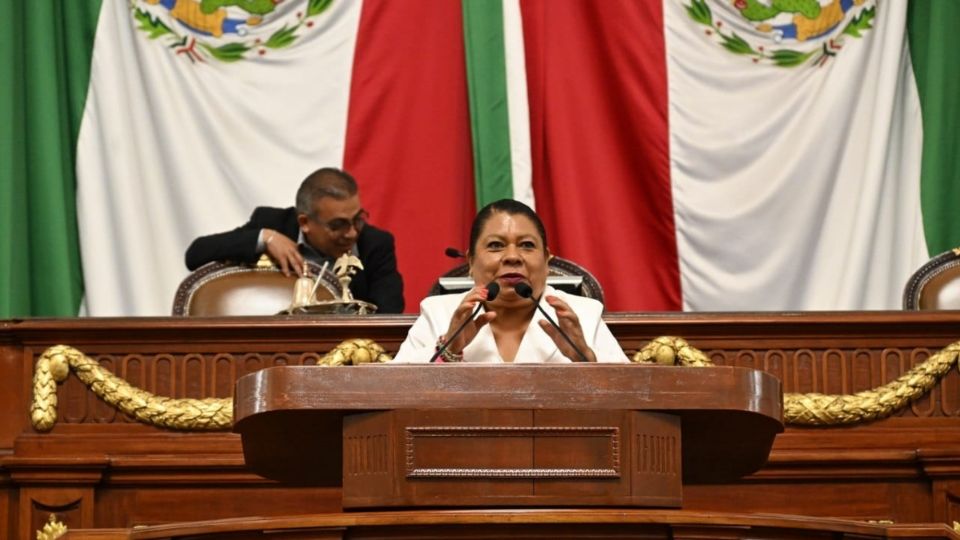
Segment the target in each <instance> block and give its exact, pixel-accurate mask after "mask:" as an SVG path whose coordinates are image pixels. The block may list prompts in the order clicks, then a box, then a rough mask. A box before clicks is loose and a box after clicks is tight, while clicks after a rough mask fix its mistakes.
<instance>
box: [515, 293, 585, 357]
mask: <svg viewBox="0 0 960 540" xmlns="http://www.w3.org/2000/svg"><path fill="white" fill-rule="evenodd" d="M513 290H514V291H516V293H517V295H518V296H520V297H521V298H529V299H531V300H533V303H534V304H536V306H537V309H539V310H540V313H542V314H543V316H544V318H546V319H547V321H548V322H549V323H550V324H551V325H553V327H554V328H556V329H557V330H559V331H560V335H561V336H563V339H565V340H567V343H569V344H570V346H571V347H573V350H575V351H577V355H578V356H580V361H581V362H589V360H587V355H585V354H583V351H581V350H580V348H579V347H577V346H576V345H574V344H573V340H572V339H570V336H568V335H567V333H566V332H564V331H563V328H560V325H559V324H557V321H555V320H553V317H551V316H550V314H549V313H547V311H546V310H545V309H543V307H542V306H540V299H539V298H534V297H533V287H531V286H530V284H529V283H524V282H520V283H517V284H516V285H514V286H513Z"/></svg>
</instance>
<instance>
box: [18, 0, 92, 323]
mask: <svg viewBox="0 0 960 540" xmlns="http://www.w3.org/2000/svg"><path fill="white" fill-rule="evenodd" d="M14 6H15V7H13V10H12V13H9V14H7V17H4V18H3V21H4V22H3V26H2V27H0V34H2V35H3V36H6V37H5V38H4V39H5V42H4V43H3V44H2V45H3V46H4V49H5V50H9V51H10V52H11V54H7V55H3V58H2V59H0V73H2V74H3V75H4V80H5V81H9V82H10V84H4V85H0V86H3V87H5V88H4V89H3V90H0V141H2V142H3V143H4V144H3V145H0V146H3V147H4V148H5V149H9V150H0V151H2V152H7V151H9V152H10V153H11V154H10V155H9V156H7V155H0V163H3V165H0V215H2V216H3V217H2V218H0V220H2V222H0V225H2V230H0V286H2V287H3V288H4V290H5V291H6V292H7V294H5V295H0V317H13V316H30V315H43V316H70V315H76V313H77V309H78V307H79V305H80V299H81V296H82V294H83V278H82V271H81V266H80V247H79V239H78V231H77V215H76V197H75V192H76V173H75V168H74V163H75V150H76V140H77V134H78V132H79V129H80V118H81V115H82V114H83V106H84V100H85V99H86V91H87V86H88V84H89V79H90V58H91V54H92V51H93V36H94V32H95V29H96V22H97V17H98V15H99V12H100V2H99V1H88V2H73V1H67V0H61V1H56V2H15V3H14ZM8 75H14V76H9V77H8ZM8 142H9V144H7V143H8ZM8 158H9V159H8Z"/></svg>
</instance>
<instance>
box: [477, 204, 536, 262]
mask: <svg viewBox="0 0 960 540" xmlns="http://www.w3.org/2000/svg"><path fill="white" fill-rule="evenodd" d="M496 212H503V213H504V214H507V215H511V216H516V215H521V216H526V217H527V218H528V219H529V220H530V221H532V222H533V224H534V226H536V228H537V232H538V233H539V234H540V240H542V241H543V249H544V250H546V249H547V230H546V229H545V228H544V227H543V222H542V221H540V216H538V215H537V213H536V212H534V211H533V208H530V207H529V206H527V205H525V204H523V203H522V202H520V201H515V200H513V199H500V200H499V201H493V202H492V203H490V204H488V205H486V206H484V207H483V208H481V209H480V211H479V212H477V216H476V217H475V218H473V225H471V226H470V253H475V252H476V249H475V248H476V247H477V240H479V239H480V232H481V231H483V227H484V225H486V224H487V222H488V221H490V216H492V215H493V214H494V213H496Z"/></svg>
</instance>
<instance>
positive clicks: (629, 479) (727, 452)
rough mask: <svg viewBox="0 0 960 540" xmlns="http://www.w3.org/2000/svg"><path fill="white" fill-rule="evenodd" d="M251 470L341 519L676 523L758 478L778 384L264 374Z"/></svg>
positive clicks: (610, 374) (772, 428) (574, 369)
mask: <svg viewBox="0 0 960 540" xmlns="http://www.w3.org/2000/svg"><path fill="white" fill-rule="evenodd" d="M234 395H235V398H234V399H235V402H234V409H235V410H234V419H235V424H234V431H236V432H238V433H240V435H241V438H242V444H243V453H244V458H245V460H246V463H247V464H248V466H249V467H250V468H251V469H253V470H254V471H255V472H257V473H258V474H260V475H262V476H265V477H267V478H272V479H275V480H280V481H283V482H287V483H291V484H306V485H326V486H342V493H343V508H345V509H360V508H383V507H492V506H537V507H544V506H625V507H662V508H677V507H680V506H681V503H682V485H683V484H684V483H688V484H694V483H712V482H723V481H730V480H733V479H736V478H739V477H741V476H743V475H746V474H749V473H751V472H753V471H755V470H757V469H759V468H760V467H761V466H762V465H763V464H764V463H765V462H766V459H767V456H768V454H769V452H770V448H771V446H772V445H773V440H774V437H775V436H776V434H777V433H780V432H781V431H782V430H783V424H782V397H781V388H780V381H779V380H778V379H776V378H775V377H773V376H772V375H769V374H767V373H764V372H761V371H756V370H751V369H745V368H737V367H712V368H681V367H665V366H647V365H623V364H617V365H614V364H564V365H508V366H501V365H496V366H492V365H468V364H442V365H364V366H354V367H339V368H323V367H314V366H291V367H274V368H268V369H264V370H260V371H257V372H254V373H251V374H249V375H246V376H244V377H242V378H240V379H239V380H238V381H237V386H236V391H235V394H234Z"/></svg>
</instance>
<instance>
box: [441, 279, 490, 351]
mask: <svg viewBox="0 0 960 540" xmlns="http://www.w3.org/2000/svg"><path fill="white" fill-rule="evenodd" d="M486 299H487V287H486V286H485V285H479V286H476V287H474V288H472V289H470V292H468V293H467V295H466V296H465V297H463V301H462V302H460V305H459V306H457V309H456V311H454V312H453V317H451V318H450V326H449V327H448V328H447V333H446V334H445V336H446V338H447V339H448V340H449V339H450V336H451V335H453V333H454V332H456V330H457V328H460V325H462V324H464V323H466V326H464V327H463V331H461V332H460V334H459V335H457V336H456V337H455V338H454V339H453V341H452V342H450V341H448V342H447V350H448V351H450V352H451V353H453V354H461V353H462V352H463V349H464V348H465V347H466V346H467V345H469V344H470V342H471V341H473V338H475V337H477V332H478V331H480V329H481V328H483V327H484V325H486V324H487V323H489V322H490V321H492V320H493V319H494V318H495V317H496V316H497V313H496V312H495V311H486V312H484V313H481V314H480V316H479V317H477V318H476V319H474V320H473V321H470V317H471V316H472V315H473V310H474V309H476V307H477V304H478V303H480V302H484V301H486Z"/></svg>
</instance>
